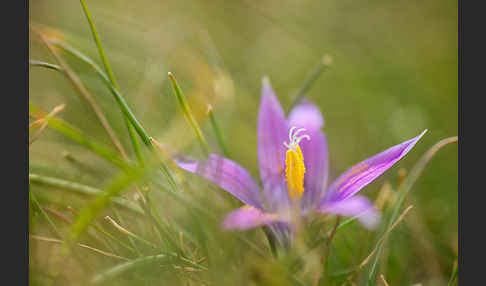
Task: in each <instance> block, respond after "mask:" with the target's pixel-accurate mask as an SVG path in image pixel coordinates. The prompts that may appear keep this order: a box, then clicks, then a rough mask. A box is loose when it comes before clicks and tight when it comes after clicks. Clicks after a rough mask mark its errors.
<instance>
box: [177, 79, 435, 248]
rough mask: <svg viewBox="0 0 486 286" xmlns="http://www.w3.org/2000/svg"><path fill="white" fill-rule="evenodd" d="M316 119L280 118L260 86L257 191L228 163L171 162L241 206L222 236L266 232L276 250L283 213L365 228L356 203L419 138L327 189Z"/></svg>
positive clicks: (368, 211)
mask: <svg viewBox="0 0 486 286" xmlns="http://www.w3.org/2000/svg"><path fill="white" fill-rule="evenodd" d="M323 125H324V119H323V118H322V115H321V113H320V111H319V109H318V107H317V106H315V105H313V104H311V103H310V102H309V101H306V100H304V101H302V102H301V103H300V104H299V105H297V106H296V107H294V108H293V109H292V111H291V112H290V114H289V116H288V118H285V114H284V112H283V109H282V107H281V106H280V103H279V102H278V100H277V97H276V95H275V93H274V91H273V89H272V87H271V86H270V83H269V81H268V79H266V78H264V80H263V87H262V98H261V103H260V111H259V114H258V163H259V169H260V179H261V186H259V185H258V183H257V182H256V181H255V180H254V179H253V178H252V177H251V176H250V174H249V173H248V172H247V171H246V170H245V169H244V168H243V167H241V166H239V165H238V164H236V163H235V162H233V161H231V160H229V159H226V158H223V157H221V156H219V155H216V154H211V155H210V156H209V158H208V159H207V160H205V161H196V160H192V159H187V158H186V159H184V160H176V162H177V164H178V165H179V166H180V167H181V168H183V169H185V170H187V171H189V172H192V173H196V174H199V175H200V176H202V177H204V178H206V179H207V180H209V181H211V182H213V183H215V184H217V185H218V186H220V187H221V188H222V189H224V190H226V191H227V192H229V193H231V194H232V195H233V196H235V197H236V198H237V199H239V200H240V201H241V202H243V203H244V204H245V206H243V207H241V208H239V209H237V210H235V211H233V212H231V213H230V214H229V215H228V216H227V217H226V219H225V220H224V222H223V227H224V228H225V229H239V230H244V229H249V228H253V227H258V226H264V225H266V226H268V227H269V228H270V229H271V230H272V231H273V232H274V234H276V237H277V238H278V239H279V241H280V242H281V243H285V242H286V241H285V240H286V239H287V238H288V237H289V235H290V234H291V233H292V231H291V227H290V220H291V217H290V213H291V210H292V206H295V205H297V207H298V212H299V215H301V216H306V215H308V214H310V213H311V212H320V213H329V214H337V215H343V216H351V217H356V218H357V219H359V221H361V222H362V223H363V224H364V225H365V226H366V227H368V228H372V227H374V226H376V225H377V223H378V222H379V213H378V211H377V210H376V209H375V208H374V206H373V204H372V203H371V202H370V201H369V200H368V199H367V198H366V197H364V196H360V195H357V194H356V193H357V192H359V191H360V190H361V189H362V188H363V187H365V186H366V185H368V184H369V183H371V182H372V181H373V180H374V179H376V178H377V177H378V176H380V175H381V174H382V173H383V172H385V171H386V170H387V169H388V168H390V167H391V166H393V164H395V163H396V162H397V161H398V160H400V159H401V158H402V157H403V156H405V155H406V154H407V153H408V151H410V149H412V147H413V146H414V145H415V143H417V141H418V140H419V139H420V138H421V137H422V135H423V134H424V133H425V132H426V130H425V131H424V132H422V133H421V134H420V135H418V136H417V137H415V138H412V139H410V140H407V141H405V142H403V143H401V144H398V145H396V146H393V147H391V148H388V149H387V150H385V151H383V152H381V153H379V154H377V155H374V156H373V157H370V158H368V159H366V160H364V161H362V162H360V163H358V164H356V165H355V166H353V167H351V168H350V169H349V170H347V171H346V172H344V173H343V174H342V175H341V176H339V177H338V178H337V179H336V180H335V181H334V182H332V183H331V184H329V185H328V172H329V160H328V151H327V140H326V135H325V134H324V132H322V131H321V127H322V126H323Z"/></svg>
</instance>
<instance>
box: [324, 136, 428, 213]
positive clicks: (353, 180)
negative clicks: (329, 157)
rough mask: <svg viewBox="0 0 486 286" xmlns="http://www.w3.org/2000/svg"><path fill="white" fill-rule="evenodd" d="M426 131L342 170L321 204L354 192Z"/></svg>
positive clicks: (406, 150) (386, 167) (401, 154)
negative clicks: (344, 170)
mask: <svg viewBox="0 0 486 286" xmlns="http://www.w3.org/2000/svg"><path fill="white" fill-rule="evenodd" d="M426 131H427V130H424V131H423V132H422V133H421V134H420V135H418V136H417V137H415V138H413V139H410V140H407V141H405V142H403V143H401V144H398V145H395V146H393V147H390V148H388V149H386V150H385V151H383V152H381V153H379V154H376V155H374V156H373V157H371V158H368V159H366V160H364V161H362V162H360V163H358V164H357V165H355V166H353V167H352V168H351V169H349V170H347V171H346V172H344V173H343V174H342V175H341V176H339V178H337V179H336V180H335V181H334V182H333V183H332V184H331V185H330V186H329V189H328V191H327V192H326V195H325V196H324V199H323V200H322V201H321V204H323V203H325V202H328V201H341V200H344V199H345V198H348V197H350V196H352V195H354V194H356V193H357V192H358V191H360V190H361V189H362V188H363V187H365V186H366V185H368V184H369V183H371V182H372V181H373V180H374V179H376V178H377V177H379V176H380V175H381V174H383V172H385V171H386V170H388V169H389V168H390V167H391V166H393V164H395V163H396V162H397V161H398V160H400V159H401V158H402V157H403V156H405V155H406V154H407V153H408V152H409V151H410V149H412V148H413V146H414V145H415V143H417V141H418V140H419V139H420V138H421V137H422V136H423V135H424V133H425V132H426Z"/></svg>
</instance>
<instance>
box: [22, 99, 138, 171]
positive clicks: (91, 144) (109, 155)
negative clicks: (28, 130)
mask: <svg viewBox="0 0 486 286" xmlns="http://www.w3.org/2000/svg"><path fill="white" fill-rule="evenodd" d="M38 112H41V109H40V108H38V107H36V106H34V105H32V104H29V114H30V115H33V114H34V113H38ZM34 117H35V116H34ZM47 124H48V125H49V127H51V128H53V129H55V130H57V131H59V132H60V133H62V134H63V135H64V136H66V137H68V138H70V139H71V140H73V141H76V142H77V143H79V144H80V145H82V146H84V147H86V148H87V149H89V150H91V151H93V152H94V153H96V154H97V155H99V156H100V157H102V158H104V159H106V160H108V161H109V162H111V163H113V164H114V165H116V166H118V167H120V168H122V169H129V168H130V166H129V165H128V163H126V162H125V161H124V160H123V159H122V158H121V157H120V156H119V155H118V153H117V152H116V151H114V150H113V149H111V148H109V147H106V146H105V145H103V144H101V143H98V142H96V141H94V140H93V139H89V138H87V137H86V136H85V135H84V134H83V133H82V132H81V131H78V130H76V129H75V128H73V127H71V126H70V125H68V124H67V123H65V122H64V121H61V120H59V119H56V118H55V117H50V118H48V119H47Z"/></svg>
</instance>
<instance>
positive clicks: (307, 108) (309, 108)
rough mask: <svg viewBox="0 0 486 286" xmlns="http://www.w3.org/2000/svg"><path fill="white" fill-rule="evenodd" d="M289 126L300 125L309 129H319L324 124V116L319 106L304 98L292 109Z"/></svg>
mask: <svg viewBox="0 0 486 286" xmlns="http://www.w3.org/2000/svg"><path fill="white" fill-rule="evenodd" d="M289 126H300V127H303V128H307V130H319V129H321V127H322V126H324V118H323V117H322V114H321V111H320V110H319V107H317V106H316V105H315V104H312V103H311V102H310V101H309V100H307V99H305V98H304V99H302V100H301V101H300V103H299V104H298V105H297V106H295V107H294V108H292V110H291V111H290V114H289Z"/></svg>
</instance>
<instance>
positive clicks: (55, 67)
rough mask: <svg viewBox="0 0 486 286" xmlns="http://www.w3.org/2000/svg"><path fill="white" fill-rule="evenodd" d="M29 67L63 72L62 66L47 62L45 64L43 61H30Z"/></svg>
mask: <svg viewBox="0 0 486 286" xmlns="http://www.w3.org/2000/svg"><path fill="white" fill-rule="evenodd" d="M29 65H31V66H34V67H43V68H47V69H51V70H55V71H60V72H62V69H61V67H60V66H58V65H55V64H51V63H47V62H43V61H38V60H29Z"/></svg>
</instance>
